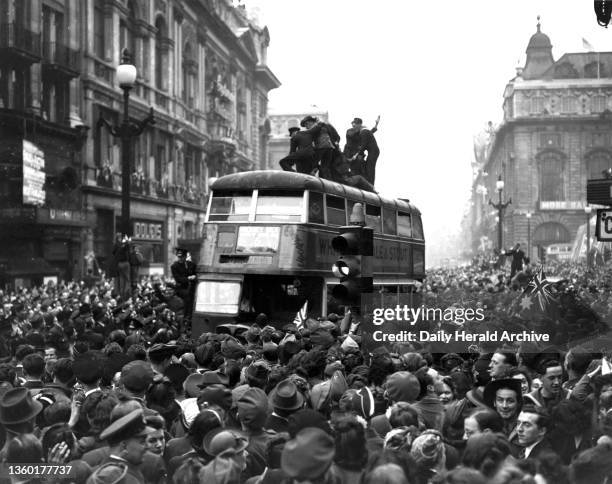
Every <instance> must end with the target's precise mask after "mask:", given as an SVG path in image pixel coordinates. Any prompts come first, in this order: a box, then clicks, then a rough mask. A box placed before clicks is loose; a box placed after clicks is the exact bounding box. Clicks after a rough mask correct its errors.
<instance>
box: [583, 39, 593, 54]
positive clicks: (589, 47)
mask: <svg viewBox="0 0 612 484" xmlns="http://www.w3.org/2000/svg"><path fill="white" fill-rule="evenodd" d="M582 48H583V49H586V50H587V52H595V47H593V46H592V45H591V43H590V42H589V41H588V40H587V39H585V38H584V37H582Z"/></svg>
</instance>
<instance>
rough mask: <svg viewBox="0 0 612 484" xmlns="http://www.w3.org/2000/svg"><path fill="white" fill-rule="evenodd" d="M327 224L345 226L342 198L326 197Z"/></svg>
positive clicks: (344, 210)
mask: <svg viewBox="0 0 612 484" xmlns="http://www.w3.org/2000/svg"><path fill="white" fill-rule="evenodd" d="M327 224H328V225H346V209H345V207H344V198H340V197H334V196H332V195H327Z"/></svg>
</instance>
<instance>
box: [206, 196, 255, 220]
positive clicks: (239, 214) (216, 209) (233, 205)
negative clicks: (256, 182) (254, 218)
mask: <svg viewBox="0 0 612 484" xmlns="http://www.w3.org/2000/svg"><path fill="white" fill-rule="evenodd" d="M251 198H252V196H251V193H213V197H212V200H211V202H210V213H209V215H208V220H210V221H224V222H246V221H247V220H249V212H250V210H251Z"/></svg>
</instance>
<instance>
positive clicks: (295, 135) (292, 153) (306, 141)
mask: <svg viewBox="0 0 612 484" xmlns="http://www.w3.org/2000/svg"><path fill="white" fill-rule="evenodd" d="M289 136H290V137H291V141H290V145H289V154H288V155H287V156H285V157H284V158H283V159H282V160H280V161H279V164H280V166H281V168H282V169H283V170H284V171H297V172H298V173H306V174H308V175H310V174H311V173H312V171H313V170H314V168H315V165H316V161H317V159H316V155H315V150H314V145H313V140H312V134H311V133H310V132H308V131H300V128H298V127H297V126H294V127H292V128H289ZM294 166H295V169H294Z"/></svg>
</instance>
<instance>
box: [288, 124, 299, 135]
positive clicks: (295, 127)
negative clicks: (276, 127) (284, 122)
mask: <svg viewBox="0 0 612 484" xmlns="http://www.w3.org/2000/svg"><path fill="white" fill-rule="evenodd" d="M299 130H300V128H298V127H297V126H292V127H291V128H289V134H290V135H291V134H293V133H295V132H296V131H299Z"/></svg>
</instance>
